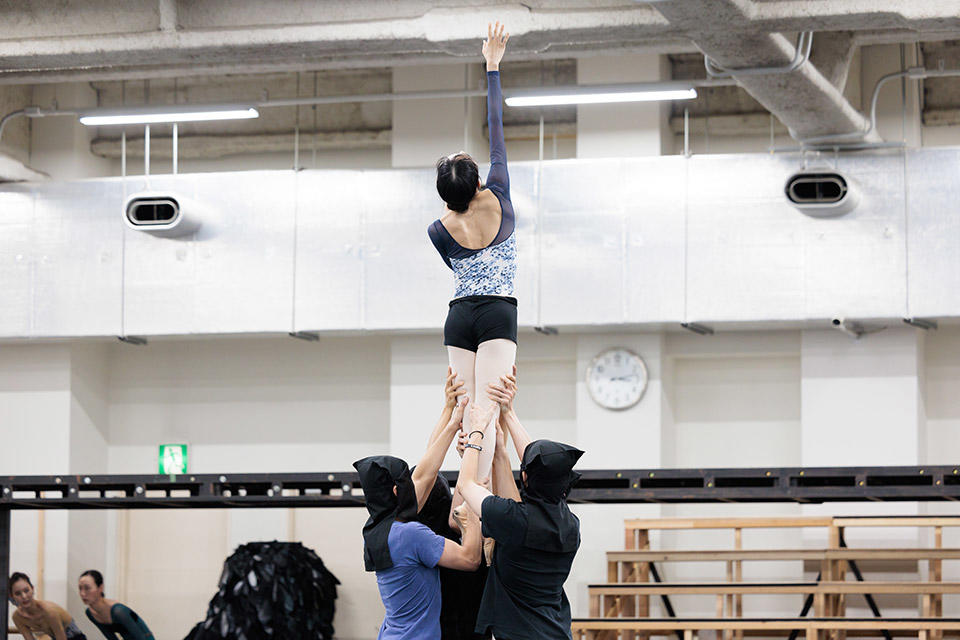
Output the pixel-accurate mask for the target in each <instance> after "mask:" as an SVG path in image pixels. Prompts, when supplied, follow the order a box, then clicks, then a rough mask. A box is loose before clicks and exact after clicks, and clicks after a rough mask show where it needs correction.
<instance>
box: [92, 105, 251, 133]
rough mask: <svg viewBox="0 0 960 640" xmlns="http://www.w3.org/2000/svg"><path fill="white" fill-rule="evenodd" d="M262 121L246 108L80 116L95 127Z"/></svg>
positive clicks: (149, 109) (157, 108)
mask: <svg viewBox="0 0 960 640" xmlns="http://www.w3.org/2000/svg"><path fill="white" fill-rule="evenodd" d="M259 117H260V113H259V112H258V111H257V110H256V109H254V108H253V107H250V106H246V105H229V104H228V105H223V104H218V105H153V106H144V107H129V108H125V109H94V110H91V111H87V112H84V113H81V114H80V123H81V124H85V125H87V126H88V127H94V126H103V125H114V124H156V123H160V122H202V121H205V120H242V119H246V118H259Z"/></svg>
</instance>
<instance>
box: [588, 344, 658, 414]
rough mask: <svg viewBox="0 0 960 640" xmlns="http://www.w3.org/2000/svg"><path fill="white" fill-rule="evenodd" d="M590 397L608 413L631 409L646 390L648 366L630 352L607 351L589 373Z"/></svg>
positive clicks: (592, 364) (594, 362)
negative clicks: (607, 410) (611, 410)
mask: <svg viewBox="0 0 960 640" xmlns="http://www.w3.org/2000/svg"><path fill="white" fill-rule="evenodd" d="M587 389H588V390H589V391H590V397H591V398H593V401H594V402H596V403H597V404H598V405H600V406H601V407H604V408H606V409H615V410H622V409H629V408H630V407H632V406H633V405H635V404H637V403H638V402H639V401H640V398H642V397H643V392H644V391H646V390H647V366H646V365H645V364H644V363H643V360H642V359H641V358H640V356H638V355H637V354H635V353H633V352H632V351H628V350H627V349H621V348H615V349H608V350H606V351H604V352H603V353H601V354H600V355H598V356H597V357H596V358H594V359H593V363H591V365H590V368H589V369H587Z"/></svg>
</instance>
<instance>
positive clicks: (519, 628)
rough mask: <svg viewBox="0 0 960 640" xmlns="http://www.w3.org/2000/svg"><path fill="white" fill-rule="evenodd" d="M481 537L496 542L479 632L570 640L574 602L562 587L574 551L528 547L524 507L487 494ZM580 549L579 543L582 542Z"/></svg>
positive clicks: (519, 639) (515, 639)
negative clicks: (526, 545)
mask: <svg viewBox="0 0 960 640" xmlns="http://www.w3.org/2000/svg"><path fill="white" fill-rule="evenodd" d="M481 521H482V523H483V535H485V536H487V537H489V538H493V539H494V540H496V541H497V544H496V546H495V547H494V551H493V565H492V566H491V567H490V573H489V575H488V576H487V584H486V588H485V589H484V592H483V600H482V601H481V603H480V613H479V615H478V617H477V631H478V632H483V631H487V630H492V631H493V635H494V637H497V638H508V639H509V640H570V638H571V635H570V603H569V602H568V601H567V594H566V593H564V592H563V583H564V582H566V580H567V576H569V575H570V567H571V566H572V565H573V558H574V557H575V556H576V555H577V552H576V551H570V552H567V553H554V552H550V551H542V550H540V549H531V548H529V547H525V546H524V539H525V537H526V532H527V512H526V506H525V505H524V504H523V503H522V502H516V501H514V500H510V499H509V498H501V497H499V496H488V497H487V498H485V499H484V501H483V504H482V505H481ZM578 546H579V544H578Z"/></svg>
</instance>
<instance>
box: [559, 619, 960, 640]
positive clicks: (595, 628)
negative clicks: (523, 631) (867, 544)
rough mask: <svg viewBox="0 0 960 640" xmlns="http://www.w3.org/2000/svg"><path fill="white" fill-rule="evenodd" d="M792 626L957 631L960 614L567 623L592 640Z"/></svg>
mask: <svg viewBox="0 0 960 640" xmlns="http://www.w3.org/2000/svg"><path fill="white" fill-rule="evenodd" d="M795 629H796V630H799V631H800V632H801V633H803V634H804V635H805V637H806V638H808V639H811V640H812V639H813V638H817V637H818V636H819V635H821V633H822V632H829V631H839V632H845V633H847V634H848V635H875V636H877V637H879V636H881V635H882V631H884V630H886V631H890V632H891V633H893V634H895V635H905V634H909V635H915V636H921V635H923V634H929V633H938V634H944V635H960V618H739V619H730V618H722V619H718V618H576V619H574V620H573V624H572V625H571V631H572V633H573V637H574V638H575V639H578V640H592V639H593V638H595V637H596V635H597V634H598V632H604V631H612V632H617V631H627V632H635V633H641V634H644V635H645V636H650V635H673V634H675V633H677V632H680V633H683V635H684V639H685V640H692V639H693V634H694V632H696V631H704V630H708V631H732V632H737V631H741V632H748V634H749V635H756V634H752V633H749V632H760V633H761V634H762V635H780V634H783V633H789V632H790V631H793V630H795ZM864 632H866V633H864Z"/></svg>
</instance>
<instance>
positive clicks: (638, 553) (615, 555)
mask: <svg viewBox="0 0 960 640" xmlns="http://www.w3.org/2000/svg"><path fill="white" fill-rule="evenodd" d="M777 560H780V561H789V560H855V561H860V560H960V549H930V548H927V549H855V548H850V547H845V548H842V549H714V550H711V549H697V550H691V549H684V550H652V549H644V550H628V551H608V552H607V561H608V562H734V561H737V562H739V561H777Z"/></svg>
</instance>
